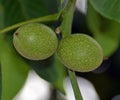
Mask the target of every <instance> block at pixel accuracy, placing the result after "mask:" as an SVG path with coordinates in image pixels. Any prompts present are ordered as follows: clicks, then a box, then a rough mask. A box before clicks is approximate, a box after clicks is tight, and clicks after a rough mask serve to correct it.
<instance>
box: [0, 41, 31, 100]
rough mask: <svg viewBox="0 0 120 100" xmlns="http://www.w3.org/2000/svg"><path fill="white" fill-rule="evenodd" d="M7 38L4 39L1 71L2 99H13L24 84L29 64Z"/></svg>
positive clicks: (0, 57)
mask: <svg viewBox="0 0 120 100" xmlns="http://www.w3.org/2000/svg"><path fill="white" fill-rule="evenodd" d="M11 46H12V45H11V44H10V43H9V41H7V40H5V39H4V40H2V50H1V51H0V52H1V56H0V59H1V71H2V72H1V73H2V97H1V98H2V100H12V99H13V97H14V96H15V94H17V92H18V91H19V90H20V89H21V86H23V85H24V82H25V80H26V78H27V74H28V71H29V66H28V65H27V64H26V63H25V62H24V61H23V60H22V59H21V57H20V56H18V54H17V53H16V52H15V51H14V49H13V47H11Z"/></svg>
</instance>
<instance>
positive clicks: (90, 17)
mask: <svg viewBox="0 0 120 100" xmlns="http://www.w3.org/2000/svg"><path fill="white" fill-rule="evenodd" d="M87 23H88V26H89V29H90V30H91V32H92V33H93V35H94V37H95V39H96V40H97V41H98V42H99V43H100V45H101V46H102V49H103V53H104V56H105V57H109V56H111V55H112V54H113V53H114V52H115V51H116V49H117V48H118V45H119V37H120V28H119V27H120V23H118V22H116V21H113V20H110V19H107V18H105V17H103V16H101V15H100V14H99V13H98V12H97V11H96V10H94V9H93V7H92V6H91V4H90V3H88V10H87Z"/></svg>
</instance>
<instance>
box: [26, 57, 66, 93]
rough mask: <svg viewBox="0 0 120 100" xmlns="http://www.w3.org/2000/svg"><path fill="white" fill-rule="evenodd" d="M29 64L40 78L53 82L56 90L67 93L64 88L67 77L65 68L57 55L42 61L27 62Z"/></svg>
mask: <svg viewBox="0 0 120 100" xmlns="http://www.w3.org/2000/svg"><path fill="white" fill-rule="evenodd" d="M27 62H28V63H29V64H30V66H31V67H32V68H33V69H34V70H35V71H36V73H37V74H38V75H39V76H40V77H42V78H44V79H45V80H47V81H48V82H51V83H52V84H53V86H54V87H55V88H56V89H58V90H60V91H61V92H63V93H65V92H64V88H63V80H64V78H65V75H66V72H65V67H64V66H63V65H62V64H61V63H60V62H59V60H58V58H57V57H56V55H54V56H52V57H50V58H48V59H46V60H42V61H29V60H27Z"/></svg>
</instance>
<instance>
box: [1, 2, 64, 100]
mask: <svg viewBox="0 0 120 100" xmlns="http://www.w3.org/2000/svg"><path fill="white" fill-rule="evenodd" d="M56 2H57V0H34V1H33V0H0V5H2V8H3V14H2V18H3V20H2V21H3V23H2V27H7V26H10V25H12V24H15V23H18V22H20V21H24V20H26V19H31V18H36V17H40V16H44V15H48V14H51V13H54V12H56V10H57V9H56V8H57V5H56ZM12 34H13V32H11V33H8V34H6V35H5V37H4V39H1V38H0V41H1V40H2V42H1V43H0V44H1V45H2V46H3V47H2V48H0V60H1V65H2V100H12V98H13V97H14V96H15V95H16V93H17V92H18V91H19V89H20V88H21V87H22V85H23V84H24V82H25V79H26V75H27V73H28V69H27V67H28V65H27V64H26V61H25V60H23V59H22V58H21V57H20V55H19V54H18V53H16V52H15V50H14V47H13V46H12ZM0 37H1V36H0ZM8 37H10V38H9V39H8ZM1 51H2V52H1ZM6 59H7V60H6ZM29 62H31V63H32V61H29ZM46 62H48V63H46ZM34 63H36V64H37V63H38V62H34ZM46 64H47V65H46ZM39 65H40V66H39V67H36V68H35V67H34V68H33V69H34V70H36V72H37V73H38V74H39V75H40V76H41V77H43V78H44V79H46V80H48V81H49V82H51V83H54V85H55V86H56V87H57V88H59V90H61V91H64V90H63V84H62V82H63V78H64V77H62V78H61V76H62V75H60V74H62V73H61V72H63V69H62V68H61V69H62V71H60V68H57V67H56V66H54V60H53V58H52V59H51V58H50V59H48V60H47V61H46V60H45V61H40V63H39ZM21 66H22V67H21ZM26 66H27V67H26ZM40 67H41V68H40ZM59 75H60V78H59ZM59 79H60V81H61V82H60V83H58V81H57V80H59ZM56 81H57V82H56ZM56 84H57V85H56ZM60 86H61V87H62V88H61V87H60Z"/></svg>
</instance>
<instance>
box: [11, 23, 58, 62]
mask: <svg viewBox="0 0 120 100" xmlns="http://www.w3.org/2000/svg"><path fill="white" fill-rule="evenodd" d="M13 44H14V47H15V48H16V50H17V51H18V52H19V54H21V55H22V56H23V57H25V58H28V59H30V60H43V59H46V58H48V57H50V56H51V55H53V53H54V52H55V51H56V49H57V45H58V40H57V36H56V34H55V32H54V31H53V30H52V29H51V28H49V27H48V26H46V25H43V24H39V23H30V24H27V25H24V26H21V27H20V28H18V29H17V30H16V32H15V33H14V35H13Z"/></svg>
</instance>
